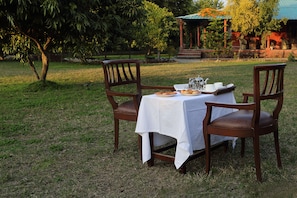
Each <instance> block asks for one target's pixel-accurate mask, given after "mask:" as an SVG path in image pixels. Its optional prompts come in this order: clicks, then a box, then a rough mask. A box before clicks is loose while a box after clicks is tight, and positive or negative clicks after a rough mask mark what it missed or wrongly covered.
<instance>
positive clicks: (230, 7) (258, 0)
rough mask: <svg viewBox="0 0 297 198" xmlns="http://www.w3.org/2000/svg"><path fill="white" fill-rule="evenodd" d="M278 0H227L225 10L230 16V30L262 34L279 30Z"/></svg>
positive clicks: (244, 33)
mask: <svg viewBox="0 0 297 198" xmlns="http://www.w3.org/2000/svg"><path fill="white" fill-rule="evenodd" d="M278 2H279V1H278V0H228V3H227V7H226V11H227V13H228V15H230V16H231V18H232V30H234V31H238V32H241V34H242V35H247V34H255V35H262V34H263V33H265V32H268V31H272V30H274V31H275V30H279V29H280V27H281V26H280V23H281V22H285V20H276V19H274V16H276V15H277V12H278Z"/></svg>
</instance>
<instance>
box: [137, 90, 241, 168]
mask: <svg viewBox="0 0 297 198" xmlns="http://www.w3.org/2000/svg"><path fill="white" fill-rule="evenodd" d="M206 101H214V102H224V103H235V98H234V95H233V93H232V92H229V93H226V94H222V95H218V96H215V95H213V94H200V95H198V96H183V95H181V94H177V95H175V96H173V97H160V96H156V95H155V94H153V95H146V96H143V97H142V100H141V103H140V107H139V113H138V119H137V123H136V130H135V132H136V133H138V134H140V135H141V136H142V160H143V163H145V162H146V161H148V160H149V159H150V158H151V148H150V141H149V132H155V135H154V141H155V142H154V143H156V144H158V145H160V144H164V143H166V140H168V137H172V138H175V139H176V141H177V146H176V153H175V161H174V164H175V167H176V168H177V169H178V168H180V167H181V165H182V164H183V163H184V162H185V161H186V160H187V159H188V157H189V156H190V155H192V154H193V151H195V150H201V149H204V148H205V144H204V137H203V130H202V128H203V124H202V122H203V119H204V117H205V113H206V105H205V102H206ZM230 112H232V109H223V108H214V109H213V117H212V119H214V118H217V117H219V116H222V115H224V114H227V113H230ZM158 134H161V135H162V136H160V135H158ZM164 135H165V136H164ZM211 138H212V139H211V144H216V143H219V142H222V141H226V140H235V138H232V137H221V136H211Z"/></svg>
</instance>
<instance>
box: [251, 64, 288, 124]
mask: <svg viewBox="0 0 297 198" xmlns="http://www.w3.org/2000/svg"><path fill="white" fill-rule="evenodd" d="M285 67H286V64H285V63H278V64H266V65H257V66H255V67H254V102H255V104H256V117H258V118H259V114H260V111H261V101H264V100H270V99H272V100H276V105H275V107H274V108H273V113H272V115H273V117H274V118H275V119H277V118H278V115H279V113H280V111H281V108H282V105H283V92H284V70H285ZM256 119H257V118H256Z"/></svg>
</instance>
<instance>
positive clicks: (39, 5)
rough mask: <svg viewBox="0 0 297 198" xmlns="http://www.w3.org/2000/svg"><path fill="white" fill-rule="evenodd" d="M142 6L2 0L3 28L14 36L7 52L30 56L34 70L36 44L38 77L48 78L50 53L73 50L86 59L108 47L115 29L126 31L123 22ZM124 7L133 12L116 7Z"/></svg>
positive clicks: (96, 0) (114, 1)
mask: <svg viewBox="0 0 297 198" xmlns="http://www.w3.org/2000/svg"><path fill="white" fill-rule="evenodd" d="M133 3H134V4H133ZM132 4H133V5H136V6H131V5H132ZM119 5H120V6H119ZM138 5H140V6H142V0H128V1H121V0H104V1H102V0H85V1H80V0H70V1H59V0H34V1H28V0H0V22H1V26H0V29H1V30H2V31H6V34H7V35H9V36H10V45H6V46H7V47H6V49H7V52H12V51H15V53H17V54H19V57H21V58H26V61H28V62H29V64H30V66H31V67H32V68H33V69H35V66H34V63H33V61H32V60H31V58H30V56H29V54H30V53H32V52H33V51H34V50H35V48H34V46H33V44H35V46H36V49H37V50H38V51H39V53H40V54H41V60H42V70H41V75H40V77H39V76H38V75H37V78H38V79H40V80H42V81H45V80H46V76H47V72H48V68H49V59H48V54H49V52H51V51H54V50H55V51H57V50H62V49H64V50H65V49H66V50H67V49H71V50H72V51H73V52H74V54H75V55H76V56H79V57H82V58H84V57H85V56H88V55H90V54H92V53H93V52H94V51H100V50H101V51H102V50H104V48H105V46H106V45H107V43H108V41H109V39H110V38H111V37H112V33H113V31H111V30H115V32H116V31H118V30H120V29H121V30H125V29H124V28H123V26H122V25H121V23H122V22H123V21H124V20H127V21H129V17H131V16H133V17H134V15H137V14H138V12H137V9H136V10H134V9H133V8H135V7H136V8H138V7H137V6H138ZM122 6H123V7H125V6H126V8H130V9H129V10H128V9H127V10H128V11H129V12H124V13H123V12H119V13H117V9H116V8H121V9H122V8H123V7H122ZM124 16H125V17H124ZM131 22H133V21H131ZM126 28H127V29H129V27H127V26H126ZM16 41H17V42H16ZM12 44H13V45H12ZM17 44H19V46H17ZM2 45H3V44H2ZM9 46H10V49H8V48H9ZM35 71H36V70H35Z"/></svg>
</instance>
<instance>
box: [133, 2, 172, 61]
mask: <svg viewBox="0 0 297 198" xmlns="http://www.w3.org/2000/svg"><path fill="white" fill-rule="evenodd" d="M144 8H145V10H146V17H147V18H146V20H145V25H144V27H143V29H142V31H139V38H141V41H138V43H139V45H142V44H143V45H145V46H147V47H148V54H150V50H151V49H157V51H158V59H159V58H160V52H162V51H164V50H165V49H166V48H167V43H168V41H169V36H170V33H171V32H173V31H177V23H176V19H175V18H174V16H173V14H172V12H169V11H168V10H167V8H160V7H159V6H158V5H156V4H154V3H152V2H149V1H144Z"/></svg>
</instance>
